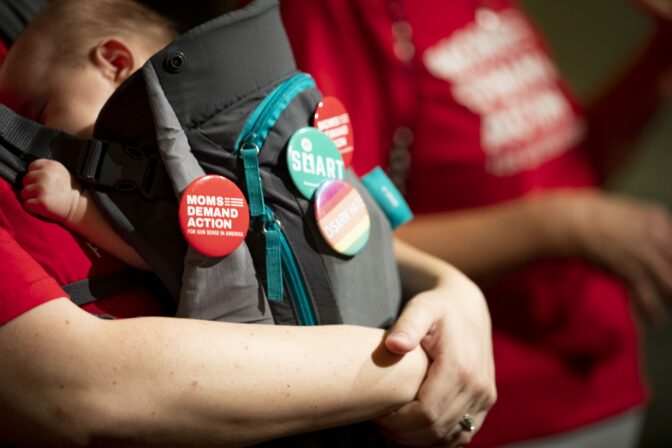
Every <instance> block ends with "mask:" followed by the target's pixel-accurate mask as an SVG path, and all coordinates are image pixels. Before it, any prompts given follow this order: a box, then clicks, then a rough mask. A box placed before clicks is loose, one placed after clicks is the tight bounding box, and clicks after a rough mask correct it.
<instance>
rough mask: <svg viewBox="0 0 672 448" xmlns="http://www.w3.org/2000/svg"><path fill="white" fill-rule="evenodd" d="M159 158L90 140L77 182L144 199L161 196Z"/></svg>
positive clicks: (109, 143) (135, 150)
mask: <svg viewBox="0 0 672 448" xmlns="http://www.w3.org/2000/svg"><path fill="white" fill-rule="evenodd" d="M158 165H159V163H158V156H154V157H148V156H147V155H146V154H145V153H144V151H142V150H140V149H137V148H133V147H131V146H123V145H120V144H119V143H113V142H101V141H98V140H93V141H91V142H90V144H89V148H88V150H87V151H85V153H84V157H83V161H82V164H81V168H80V170H79V178H80V179H81V180H82V181H83V182H85V183H87V184H90V185H95V186H97V187H106V188H112V189H114V190H115V191H119V192H124V193H131V192H134V191H136V190H137V191H138V192H139V193H140V194H142V196H144V197H145V198H147V199H153V198H154V197H156V196H157V195H160V191H159V190H160V187H161V186H162V185H161V182H159V181H157V179H156V177H157V174H158V173H157V169H158Z"/></svg>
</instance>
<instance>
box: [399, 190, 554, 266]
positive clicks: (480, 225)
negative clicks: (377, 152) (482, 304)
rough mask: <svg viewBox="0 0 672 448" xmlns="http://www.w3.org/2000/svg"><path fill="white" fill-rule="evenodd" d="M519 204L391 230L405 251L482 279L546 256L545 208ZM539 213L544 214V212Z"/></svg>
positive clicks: (438, 216) (534, 201) (427, 218)
mask: <svg viewBox="0 0 672 448" xmlns="http://www.w3.org/2000/svg"><path fill="white" fill-rule="evenodd" d="M548 205H549V207H546V206H545V204H544V203H543V199H541V198H530V199H527V198H523V199H519V200H514V201H510V202H506V203H502V204H499V205H494V206H489V207H481V208H477V209H471V210H465V211H456V212H449V213H435V214H428V215H421V216H417V217H416V218H415V219H414V220H413V221H411V222H410V223H408V224H406V225H404V226H403V227H401V228H399V229H398V230H397V235H398V236H399V237H400V238H401V239H402V240H404V241H406V242H408V243H410V244H411V245H413V246H415V247H417V248H419V249H421V250H424V251H426V252H428V253H430V254H432V255H434V256H436V257H438V258H441V259H443V260H446V261H448V262H449V263H452V264H454V265H455V266H456V267H457V268H458V269H459V270H461V271H462V272H464V273H465V274H467V275H468V276H470V277H472V278H477V279H482V278H487V277H489V276H491V275H496V274H499V273H501V272H503V271H506V270H508V269H510V268H513V267H516V266H519V265H521V264H523V263H525V262H527V261H529V260H531V259H534V258H536V257H537V256H539V255H541V254H543V253H547V252H549V251H550V250H552V249H551V247H550V246H551V244H552V239H553V238H554V237H555V236H554V235H553V234H552V233H551V232H552V230H550V229H552V228H553V227H552V226H549V225H548V221H549V220H550V219H552V218H551V216H550V215H551V214H552V213H553V212H552V211H551V208H552V207H550V205H551V204H550V203H549V204H548ZM544 208H548V211H547V212H545V211H544Z"/></svg>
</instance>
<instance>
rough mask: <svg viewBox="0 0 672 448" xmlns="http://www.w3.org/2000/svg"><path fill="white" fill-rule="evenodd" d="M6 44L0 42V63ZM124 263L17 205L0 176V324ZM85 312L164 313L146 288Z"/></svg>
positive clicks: (100, 302)
mask: <svg viewBox="0 0 672 448" xmlns="http://www.w3.org/2000/svg"><path fill="white" fill-rule="evenodd" d="M6 55H7V48H6V47H5V45H4V44H3V43H2V42H0V63H2V61H3V60H4V58H5V56H6ZM123 269H127V267H126V266H125V265H124V264H123V263H121V262H120V261H118V260H117V259H115V258H113V257H112V256H111V255H109V254H107V253H106V252H104V251H103V250H101V249H99V248H97V247H95V246H93V245H92V244H91V243H89V242H87V241H84V240H82V239H81V238H79V237H77V236H75V235H73V234H71V233H70V232H68V231H67V230H66V229H64V228H63V227H62V226H60V225H58V224H55V223H52V222H47V221H45V220H43V219H40V218H37V217H35V216H33V215H31V214H29V213H28V212H26V210H25V209H24V208H23V206H22V205H21V201H20V199H19V197H18V194H17V192H16V191H14V190H13V189H12V187H11V186H10V185H9V184H8V183H7V182H5V181H4V180H2V179H0V279H2V287H1V288H0V325H3V324H5V323H7V322H9V321H10V320H12V319H14V318H15V317H17V316H20V315H21V314H23V313H25V312H26V311H29V310H31V309H33V308H34V307H36V306H38V305H41V304H42V303H45V302H48V301H50V300H53V299H57V298H60V297H68V295H67V294H66V293H65V291H63V289H62V288H61V285H67V284H70V283H75V282H78V281H81V280H84V279H88V278H92V277H95V276H99V275H105V274H110V273H114V272H118V271H121V270H123ZM84 309H85V310H87V311H89V312H91V313H94V314H105V315H110V316H114V317H117V318H122V317H134V316H156V315H164V314H165V309H164V307H163V305H162V304H161V303H160V302H159V300H157V299H156V298H155V297H154V296H153V295H152V294H150V292H149V291H146V290H140V289H134V290H129V291H127V292H124V293H123V294H118V295H115V296H111V297H105V298H103V299H101V300H98V301H96V302H93V303H91V304H88V305H86V306H85V307H84Z"/></svg>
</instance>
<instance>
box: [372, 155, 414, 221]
mask: <svg viewBox="0 0 672 448" xmlns="http://www.w3.org/2000/svg"><path fill="white" fill-rule="evenodd" d="M362 184H364V187H366V189H367V190H368V191H369V194H371V196H373V199H375V201H376V202H377V203H378V206H380V208H381V209H382V210H383V212H385V216H387V219H388V220H389V221H390V226H391V227H392V228H393V229H396V228H397V227H399V226H400V225H402V224H405V223H407V222H408V221H410V220H411V219H413V213H412V212H411V209H410V208H409V207H408V204H407V203H406V201H405V200H404V197H403V196H402V195H401V193H400V192H399V190H397V187H395V186H394V184H393V183H392V181H391V180H390V178H389V177H387V174H385V171H383V169H382V168H381V167H379V166H378V167H376V168H374V169H373V170H372V171H371V172H370V173H368V174H366V175H365V176H364V177H362Z"/></svg>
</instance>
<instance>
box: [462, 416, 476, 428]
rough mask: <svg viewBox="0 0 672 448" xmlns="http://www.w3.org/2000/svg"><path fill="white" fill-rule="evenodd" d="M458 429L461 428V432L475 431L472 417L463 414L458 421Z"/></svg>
mask: <svg viewBox="0 0 672 448" xmlns="http://www.w3.org/2000/svg"><path fill="white" fill-rule="evenodd" d="M460 427H461V428H462V431H466V432H474V431H476V427H475V426H474V417H472V416H471V414H464V415H463V416H462V419H461V420H460Z"/></svg>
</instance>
